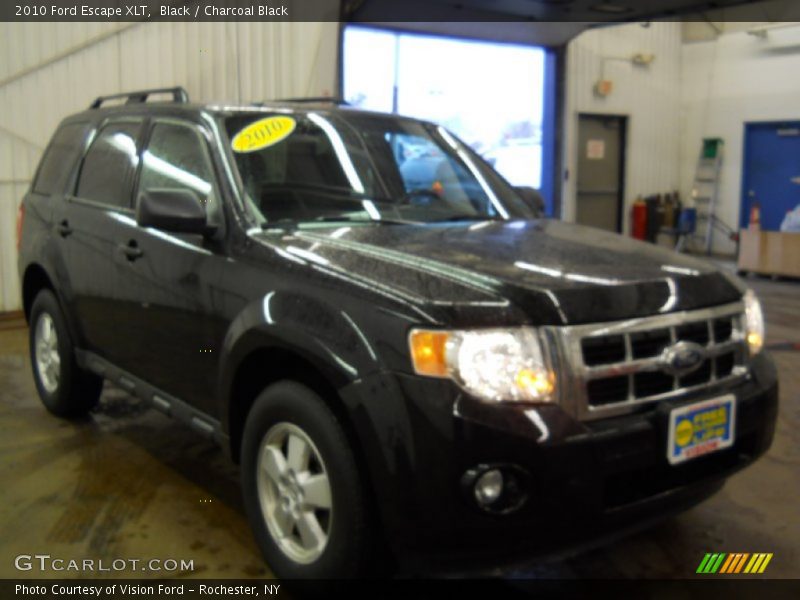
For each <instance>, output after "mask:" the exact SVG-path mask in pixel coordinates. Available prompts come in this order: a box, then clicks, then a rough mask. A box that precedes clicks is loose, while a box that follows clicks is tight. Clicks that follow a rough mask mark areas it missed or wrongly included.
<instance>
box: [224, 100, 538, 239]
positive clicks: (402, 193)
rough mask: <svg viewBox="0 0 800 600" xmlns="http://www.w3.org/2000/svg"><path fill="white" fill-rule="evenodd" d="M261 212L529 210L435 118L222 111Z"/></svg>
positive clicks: (294, 216)
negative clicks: (426, 120)
mask: <svg viewBox="0 0 800 600" xmlns="http://www.w3.org/2000/svg"><path fill="white" fill-rule="evenodd" d="M225 129H226V131H227V133H228V136H229V139H230V143H231V149H232V151H233V156H234V158H235V164H236V167H237V169H238V171H239V175H240V176H241V180H242V183H243V185H244V191H245V195H246V203H247V205H248V206H249V207H250V209H251V210H252V211H253V213H254V214H255V216H256V218H257V219H258V220H259V222H261V223H262V224H263V223H275V222H280V221H294V222H313V221H337V220H355V221H358V220H363V221H402V222H407V221H408V222H436V221H453V220H485V219H517V218H523V219H527V218H533V217H534V215H533V214H532V212H531V210H530V209H529V208H528V207H527V206H526V205H525V204H524V203H523V201H522V200H521V199H520V198H519V196H517V194H516V192H515V191H514V190H513V188H511V187H510V186H509V184H508V183H506V182H505V181H504V180H503V179H502V178H501V177H500V176H499V175H498V174H497V173H495V171H494V170H493V169H492V168H491V167H490V166H489V165H488V164H486V163H485V162H484V161H483V160H482V159H481V158H479V157H478V156H477V155H476V154H475V153H474V152H473V151H472V150H471V149H469V148H468V147H467V146H466V145H464V144H463V143H461V142H460V141H459V140H457V139H455V137H454V136H452V134H449V133H448V132H447V131H445V130H444V129H442V128H441V127H437V126H435V125H431V124H427V123H422V122H418V121H413V120H409V119H402V118H395V117H390V116H386V117H384V116H381V115H374V114H358V113H353V114H336V115H331V114H325V113H315V112H309V113H305V114H299V113H291V112H283V113H278V112H275V113H263V112H261V113H255V114H254V113H246V114H245V113H239V114H235V115H233V116H228V117H227V118H226V119H225Z"/></svg>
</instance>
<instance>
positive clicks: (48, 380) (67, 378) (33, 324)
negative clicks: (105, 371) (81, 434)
mask: <svg viewBox="0 0 800 600" xmlns="http://www.w3.org/2000/svg"><path fill="white" fill-rule="evenodd" d="M29 335H30V337H29V341H30V353H31V365H32V367H33V378H34V382H35V383H36V389H37V391H38V392H39V398H40V399H41V400H42V403H43V404H44V405H45V407H46V408H47V410H49V411H50V412H51V413H53V414H55V415H58V416H59V417H79V416H83V415H85V414H86V413H88V412H89V411H90V410H91V409H92V408H94V406H95V405H96V404H97V401H98V400H99V398H100V393H101V391H102V388H103V380H102V379H101V378H100V377H98V376H97V375H95V374H94V373H91V372H89V371H84V370H83V369H81V368H80V367H79V366H78V364H77V362H76V361H75V350H74V348H73V345H72V338H71V337H70V335H69V330H68V329H67V326H66V322H65V320H64V316H63V314H62V313H61V307H60V306H59V304H58V301H57V300H56V297H55V296H54V295H53V293H52V292H51V291H50V290H42V291H41V292H39V294H38V295H37V296H36V299H35V300H34V302H33V307H32V308H31V316H30V333H29Z"/></svg>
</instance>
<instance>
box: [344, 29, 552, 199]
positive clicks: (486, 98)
mask: <svg viewBox="0 0 800 600" xmlns="http://www.w3.org/2000/svg"><path fill="white" fill-rule="evenodd" d="M342 65H343V86H344V90H343V91H344V98H345V100H347V102H348V103H350V104H352V105H353V106H357V107H359V108H365V109H368V110H376V111H385V112H393V113H396V114H401V115H408V116H412V117H416V118H419V119H425V120H430V121H433V122H434V123H437V124H439V125H442V126H444V127H446V128H447V129H448V130H449V131H453V132H455V133H456V134H457V135H458V136H459V137H460V138H461V139H463V140H464V141H465V142H466V143H467V144H469V145H470V147H471V148H473V149H474V150H475V151H476V152H477V153H478V154H480V155H481V156H482V157H483V158H484V159H485V160H486V161H487V162H488V163H489V164H491V165H492V166H493V167H494V168H495V169H497V171H498V172H499V173H500V174H501V175H503V177H505V179H507V180H508V181H509V182H511V183H512V184H513V185H525V186H532V187H535V188H539V187H541V185H542V160H543V151H542V148H543V145H542V144H543V134H544V119H545V112H544V98H545V96H544V93H545V71H546V61H545V50H544V49H543V48H538V47H532V46H522V45H517V44H507V43H494V42H485V41H472V40H463V39H454V38H446V37H439V36H432V35H420V34H414V33H398V32H393V31H383V30H380V29H370V28H367V27H363V26H358V25H348V26H347V27H346V28H345V31H344V41H343V61H342ZM498 65H499V66H500V68H498ZM476 81H477V83H476ZM454 107H458V108H457V110H456V109H454Z"/></svg>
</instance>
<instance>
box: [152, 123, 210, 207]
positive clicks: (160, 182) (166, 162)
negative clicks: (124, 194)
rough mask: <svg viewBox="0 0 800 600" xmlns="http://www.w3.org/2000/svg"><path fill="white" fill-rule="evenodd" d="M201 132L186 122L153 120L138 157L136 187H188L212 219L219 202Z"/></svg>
mask: <svg viewBox="0 0 800 600" xmlns="http://www.w3.org/2000/svg"><path fill="white" fill-rule="evenodd" d="M205 147H206V146H205V141H204V140H203V138H202V136H201V135H200V134H199V133H198V132H197V131H196V130H195V129H194V128H193V127H192V126H189V125H178V124H173V123H156V125H155V126H154V127H153V132H152V134H151V135H150V141H149V142H148V144H147V150H145V152H144V154H143V156H142V160H143V161H144V162H143V163H142V174H141V176H140V178H139V190H146V189H159V188H162V189H163V188H183V189H189V190H192V191H193V192H194V193H195V194H197V197H198V198H199V199H200V201H201V202H202V203H203V205H204V206H205V207H206V212H207V213H208V215H209V221H210V222H212V223H216V222H217V221H216V219H217V218H218V217H219V202H218V199H217V194H216V192H215V187H214V183H213V182H214V176H213V171H212V169H211V163H210V161H209V158H208V154H207V152H206V150H205Z"/></svg>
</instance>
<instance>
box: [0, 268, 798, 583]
mask: <svg viewBox="0 0 800 600" xmlns="http://www.w3.org/2000/svg"><path fill="white" fill-rule="evenodd" d="M749 283H750V285H752V286H753V287H754V288H755V289H756V290H757V291H758V292H759V293H760V296H761V298H762V300H763V302H764V305H765V310H766V313H767V323H768V335H767V343H768V345H771V346H773V347H776V348H777V347H778V345H781V344H783V346H781V347H783V348H785V349H781V350H776V351H775V352H774V353H773V356H774V358H775V360H776V362H777V365H778V369H779V371H780V380H781V386H782V387H781V407H780V417H779V422H778V427H777V434H776V438H775V442H774V445H773V447H772V449H771V450H770V452H769V453H768V454H767V455H766V456H765V457H764V458H763V459H762V460H760V461H759V462H758V463H757V464H756V465H754V466H753V467H751V468H750V469H748V470H746V471H744V472H743V473H740V474H739V475H737V476H735V477H734V478H732V479H731V480H730V481H729V483H728V484H727V486H726V487H725V489H724V490H723V491H722V492H720V493H719V494H717V495H716V496H715V497H713V498H712V499H710V500H709V501H707V502H706V503H704V504H702V505H700V506H698V507H696V508H694V509H693V510H691V511H689V512H687V513H685V514H683V515H681V516H678V517H675V518H672V519H670V520H668V521H666V522H664V523H662V524H661V525H658V526H656V527H654V528H652V529H649V530H647V531H645V532H642V533H640V534H638V535H635V536H633V537H629V538H626V539H624V540H621V541H619V542H617V543H614V544H612V545H610V546H606V547H603V548H602V549H598V550H595V551H591V552H588V553H584V554H581V555H579V556H575V557H572V558H569V559H566V560H560V561H554V562H553V561H551V562H549V563H547V564H532V565H530V567H528V568H525V569H522V570H521V571H520V572H517V573H515V574H514V576H534V577H536V576H546V577H632V578H644V577H646V578H673V577H686V576H691V575H692V574H694V571H695V569H696V568H697V565H698V563H699V561H700V560H701V558H702V557H703V555H704V553H705V552H717V551H723V552H736V551H740V552H772V553H774V558H773V559H772V562H771V563H770V565H769V568H768V569H767V572H766V576H769V577H775V578H778V577H780V578H787V577H792V578H797V577H800V518H798V504H797V499H798V498H799V497H800V476H799V475H800V353H799V352H798V351H797V350H791V349H789V348H790V344H791V343H795V344H798V343H800V282H796V281H795V282H774V281H769V280H765V279H753V278H751V279H750V280H749ZM787 343H789V344H787ZM36 553H46V554H50V555H51V556H53V557H62V558H66V559H83V558H94V559H104V560H106V561H110V560H112V559H115V558H124V559H135V558H139V559H149V558H177V559H187V560H188V559H192V560H193V561H194V567H195V570H194V572H193V573H191V574H175V575H178V576H194V577H202V578H212V577H236V578H240V577H241V578H244V577H269V576H271V573H270V571H269V570H268V569H267V568H265V567H264V565H263V563H262V561H261V558H260V556H259V554H258V551H257V549H256V546H255V543H254V542H253V539H252V536H251V534H250V530H249V526H248V524H247V521H246V518H245V516H244V510H243V506H242V502H241V499H240V496H239V482H238V474H237V471H236V468H235V467H234V466H233V465H232V464H230V463H229V462H228V460H227V459H226V458H225V457H224V456H223V455H222V453H221V452H220V451H219V450H218V449H217V447H215V446H214V445H213V444H211V443H210V442H207V441H205V440H203V439H201V438H200V437H198V436H197V435H196V434H194V433H192V432H190V431H189V430H187V429H184V428H183V427H182V426H179V425H177V424H175V423H173V422H172V421H170V420H169V419H167V418H166V417H164V416H162V415H160V414H158V413H156V412H154V411H147V410H145V409H144V408H143V407H142V405H141V404H140V403H139V402H138V401H136V400H134V399H133V398H131V397H130V396H128V395H127V394H125V393H124V392H121V391H119V390H117V389H114V388H111V387H109V386H107V388H106V391H105V393H104V395H103V400H102V403H101V406H100V407H99V409H98V410H97V412H96V413H94V414H93V415H92V417H91V418H89V419H87V420H85V421H83V422H65V421H61V420H59V419H56V418H55V417H52V416H50V415H49V414H48V413H47V412H46V411H45V410H44V408H43V407H42V406H41V404H40V403H39V400H38V398H37V396H36V392H35V389H34V386H33V380H32V376H31V367H30V363H29V360H28V344H27V330H26V329H24V324H21V323H19V322H16V323H15V322H9V321H0V578H12V577H20V576H23V577H24V576H33V577H48V576H49V577H58V576H63V575H65V574H66V575H68V576H72V577H74V576H75V575H76V574H75V573H58V572H50V573H45V574H40V573H39V572H38V571H37V570H34V571H31V572H29V573H20V572H19V571H16V570H15V568H14V557H16V556H17V555H20V554H36ZM98 575H99V576H104V577H111V576H119V577H133V576H137V577H138V576H144V577H164V576H165V574H164V573H132V572H130V571H127V572H120V573H100V574H98Z"/></svg>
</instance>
